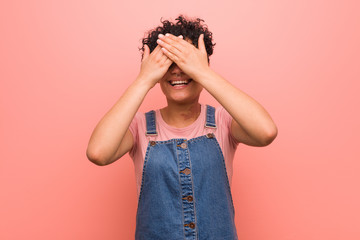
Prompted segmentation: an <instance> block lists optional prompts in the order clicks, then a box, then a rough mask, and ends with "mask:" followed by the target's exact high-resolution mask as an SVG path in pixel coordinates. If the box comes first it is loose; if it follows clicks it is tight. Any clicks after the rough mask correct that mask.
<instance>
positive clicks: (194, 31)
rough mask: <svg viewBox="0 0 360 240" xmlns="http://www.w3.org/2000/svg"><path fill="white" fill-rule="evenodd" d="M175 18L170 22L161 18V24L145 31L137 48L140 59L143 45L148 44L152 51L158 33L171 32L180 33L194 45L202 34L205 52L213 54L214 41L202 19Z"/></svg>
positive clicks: (181, 16) (177, 34)
mask: <svg viewBox="0 0 360 240" xmlns="http://www.w3.org/2000/svg"><path fill="white" fill-rule="evenodd" d="M175 20H177V22H175V23H172V22H170V21H169V20H164V21H163V20H162V18H161V19H160V22H161V23H162V26H158V27H156V28H154V29H152V30H150V31H148V32H147V36H146V37H145V38H143V39H142V44H143V45H142V47H141V48H139V50H141V51H142V55H141V59H142V58H143V56H144V50H145V48H144V45H145V44H146V45H148V46H149V48H150V52H152V51H153V50H154V49H155V48H156V46H157V43H156V40H157V39H158V35H159V34H160V33H161V34H164V35H165V34H166V33H171V34H173V35H175V36H179V35H182V36H183V37H184V39H190V40H191V42H192V43H193V45H194V46H195V47H198V39H199V36H200V35H201V34H204V43H205V47H206V52H207V55H208V60H209V57H210V56H211V55H212V54H213V50H214V46H215V43H213V42H212V41H213V40H212V33H211V32H210V31H209V30H208V28H207V25H205V24H203V22H204V20H202V19H200V18H196V19H194V20H189V19H186V18H185V17H184V16H183V15H179V16H178V17H177V18H176V19H175Z"/></svg>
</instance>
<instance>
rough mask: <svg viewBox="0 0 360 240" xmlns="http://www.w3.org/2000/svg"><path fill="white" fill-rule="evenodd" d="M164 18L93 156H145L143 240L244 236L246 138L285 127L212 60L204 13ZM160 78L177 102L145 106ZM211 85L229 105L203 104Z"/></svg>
mask: <svg viewBox="0 0 360 240" xmlns="http://www.w3.org/2000/svg"><path fill="white" fill-rule="evenodd" d="M176 20H177V22H175V23H173V22H170V21H162V26H159V27H157V28H155V29H154V30H152V31H150V32H149V34H148V36H147V37H146V38H144V39H143V48H142V50H143V58H142V63H141V69H140V73H139V75H138V76H137V78H136V80H135V81H134V82H133V83H132V84H131V85H130V86H129V87H128V89H127V90H126V91H125V92H124V94H123V95H122V96H121V98H120V99H119V100H118V101H117V102H116V103H115V105H114V106H113V107H112V108H111V109H110V110H109V111H108V112H107V113H106V114H105V116H104V117H103V118H102V119H101V121H100V122H99V123H98V124H97V126H96V128H95V129H94V131H93V133H92V136H91V138H90V141H89V145H88V149H87V157H88V158H89V160H90V161H92V162H94V163H95V164H97V165H101V166H103V165H107V164H110V163H112V162H114V161H116V160H118V159H119V158H121V157H122V156H123V155H124V154H126V153H127V152H129V153H130V156H131V157H132V159H133V161H134V165H135V175H136V180H137V192H138V209H137V216H136V233H135V239H146V240H152V239H154V240H155V239H156V240H159V239H166V240H168V239H171V240H177V239H207V240H209V239H217V240H218V239H222V240H230V239H231V240H233V239H237V233H236V227H235V223H234V206H233V202H232V197H231V191H230V183H231V177H232V161H233V157H234V153H235V150H236V147H237V145H238V144H239V143H243V144H246V145H250V146H266V145H268V144H270V143H271V142H272V141H273V140H274V139H275V137H276V135H277V127H276V125H275V124H274V122H273V120H272V119H271V117H270V115H269V114H268V113H267V112H266V110H265V109H264V108H263V107H262V106H261V105H260V104H259V103H258V102H256V101H255V100H254V99H253V98H251V97H250V96H248V95H247V94H245V93H244V92H242V91H241V90H239V89H237V88H236V87H234V86H233V85H232V84H231V83H230V82H228V81H227V80H225V79H224V78H222V77H221V76H220V75H218V74H217V73H215V72H214V71H213V70H212V69H211V68H210V67H209V56H210V55H211V54H212V52H213V47H214V45H215V44H213V43H212V33H211V32H210V31H209V30H208V29H207V27H206V25H204V24H203V20H201V19H195V20H188V19H186V18H184V17H183V16H181V15H180V16H179V17H178V18H176ZM157 83H159V84H160V86H161V89H162V92H163V93H164V95H165V96H166V99H167V106H166V107H164V108H162V109H157V110H155V111H149V112H147V113H145V114H142V113H139V112H138V109H139V107H140V105H141V103H142V101H143V99H144V97H145V96H146V94H147V93H148V92H149V91H150V89H151V88H153V87H154V86H155V85H156V84H157ZM203 88H205V89H206V90H207V91H208V92H209V93H210V94H211V95H212V96H214V97H215V99H216V100H217V101H218V102H219V103H220V104H221V106H220V107H218V108H214V107H212V106H209V105H204V104H201V103H199V96H200V93H201V91H202V90H203Z"/></svg>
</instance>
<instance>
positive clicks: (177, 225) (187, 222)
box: [135, 106, 238, 240]
mask: <svg viewBox="0 0 360 240" xmlns="http://www.w3.org/2000/svg"><path fill="white" fill-rule="evenodd" d="M213 110H214V108H212V107H210V106H207V122H208V123H209V126H208V124H207V125H206V127H216V124H215V111H213ZM151 116H152V115H151V114H148V115H146V117H147V118H149V119H147V120H149V121H147V123H152V124H153V126H151V127H150V129H152V130H154V128H155V132H156V125H155V121H153V120H154V119H153V120H152V119H150V118H151ZM234 215H235V212H234V206H233V202H232V197H231V191H230V186H229V181H228V177H227V172H226V167H225V162H224V157H223V154H222V151H221V148H220V146H219V144H218V142H217V140H216V138H215V136H214V134H211V133H210V134H207V135H205V136H200V137H197V138H193V139H189V140H187V139H170V140H167V141H150V142H149V144H148V147H147V150H146V155H145V160H144V166H143V175H142V183H141V190H140V195H139V202H138V209H137V215H136V232H135V239H136V240H162V239H164V240H180V239H182V240H183V239H185V240H190V239H191V240H193V239H198V240H205V239H206V240H220V239H221V240H234V239H238V238H237V233H236V227H235V222H234Z"/></svg>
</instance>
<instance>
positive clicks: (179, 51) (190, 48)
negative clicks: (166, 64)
mask: <svg viewBox="0 0 360 240" xmlns="http://www.w3.org/2000/svg"><path fill="white" fill-rule="evenodd" d="M157 43H158V44H159V45H160V46H161V47H162V48H161V49H162V51H163V52H164V54H165V55H166V56H167V57H168V58H169V59H171V60H172V61H173V62H175V63H176V64H177V65H178V67H179V68H180V69H181V70H182V71H183V72H184V73H185V74H186V75H188V76H189V77H191V78H192V79H193V80H195V81H197V79H198V77H200V75H201V74H202V73H204V71H208V70H210V67H209V62H208V58H207V52H206V48H205V43H204V34H201V35H200V36H199V39H198V46H199V47H198V48H196V47H195V46H194V45H193V44H192V43H189V42H188V41H186V40H184V39H183V38H182V36H181V37H176V36H174V35H172V34H169V33H167V34H166V35H165V36H164V35H162V34H159V39H158V40H157Z"/></svg>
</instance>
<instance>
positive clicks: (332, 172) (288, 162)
mask: <svg viewBox="0 0 360 240" xmlns="http://www.w3.org/2000/svg"><path fill="white" fill-rule="evenodd" d="M359 11H360V6H359V3H358V1H355V0H354V1H350V0H348V1H340V0H338V1H335V0H326V1H325V0H311V1H310V0H298V1H287V0H273V1H265V0H259V1H253V0H252V1H250V0H247V1H235V0H234V1H226V0H223V1H209V0H201V1H194V0H184V1H166V0H153V1H143V2H140V1H130V2H129V1H114V0H113V1H110V0H107V1H85V0H71V1H70V0H67V1H61V0H58V1H50V0H48V1H46V0H43V1H41V0H36V1H35V0H34V1H1V3H0V31H1V32H0V43H1V44H0V53H1V55H0V56H1V57H0V61H1V62H0V74H1V75H0V79H1V85H0V107H1V117H0V134H1V135H0V137H1V138H0V152H1V156H0V157H1V160H0V239H2V240H10V239H11V240H15V239H16V240H18V239H36V240H42V239H66V240H68V239H71V240H72V239H74V240H78V239H86V240H98V239H106V240H112V239H114V240H115V239H133V236H134V231H135V215H136V206H137V202H136V187H135V176H134V168H133V165H132V161H131V159H130V158H129V157H128V155H126V156H125V157H124V158H122V159H120V160H119V161H117V162H115V163H113V164H111V165H108V166H105V167H99V166H96V165H94V164H92V163H91V162H90V161H88V160H87V158H86V155H85V151H86V147H87V144H88V140H89V137H90V134H91V132H92V130H93V129H94V127H95V125H96V124H97V123H98V121H99V120H100V119H101V117H102V116H103V115H104V114H105V113H106V112H107V111H108V110H109V109H110V108H111V106H112V105H113V104H114V103H115V102H116V101H117V100H118V98H119V97H120V96H121V94H122V93H123V92H124V90H125V88H126V87H127V86H128V85H129V84H130V83H131V82H132V81H133V80H134V78H135V77H136V75H137V73H138V71H139V66H140V52H139V51H138V47H140V45H141V44H140V39H141V38H142V37H143V36H144V32H146V31H147V30H149V29H151V28H153V27H155V26H157V25H158V24H159V23H160V22H159V20H160V17H164V18H172V19H174V18H175V17H176V16H177V15H178V14H179V13H184V14H186V15H189V16H198V17H201V18H203V19H205V21H206V23H207V24H208V26H209V28H210V30H212V31H213V33H214V40H215V42H216V43H217V44H216V46H215V51H214V55H213V56H212V57H211V66H212V68H213V69H214V70H215V71H216V72H218V73H220V74H221V75H222V76H224V77H225V78H226V79H228V80H229V81H230V82H232V83H233V84H234V85H236V86H237V87H239V88H240V89H241V90H243V91H245V92H246V93H248V94H249V95H250V96H252V97H254V98H255V99H256V100H257V101H259V102H260V103H261V104H262V105H263V106H264V107H265V108H266V109H267V110H268V111H269V113H270V114H271V116H272V117H273V119H274V121H275V122H276V124H277V126H278V129H279V134H278V137H277V139H276V140H275V141H274V142H273V143H272V144H271V145H269V146H268V147H265V148H256V147H249V146H245V145H240V146H239V148H238V151H237V153H236V158H235V163H234V178H233V185H232V191H233V198H234V202H235V212H236V217H235V220H236V225H237V230H238V235H239V239H242V240H304V239H307V240H315V239H319V240H335V239H336V240H340V239H347V240H355V239H360V227H359V226H360V204H359V203H360V193H359V189H360V187H359V183H360V176H359V172H360V163H359V160H360V150H359V149H360V147H359V134H360V124H359V121H360V113H359V103H360V101H359V100H360V99H359V97H358V93H359V90H360V84H359V80H360V70H359V69H360V44H359V43H360V30H359V29H360V17H359V16H360V14H359ZM201 102H203V103H209V104H213V105H215V106H217V105H218V103H216V101H215V100H214V99H213V98H212V97H211V96H210V95H209V94H207V93H205V92H204V93H203V96H202V98H201ZM164 104H165V99H164V98H163V96H162V94H161V91H160V88H159V86H156V87H155V88H154V89H153V90H152V91H151V92H150V93H149V95H148V96H147V97H146V99H145V102H144V104H143V105H142V107H141V109H140V110H141V111H147V110H150V109H152V108H157V107H161V106H163V105H164Z"/></svg>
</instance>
